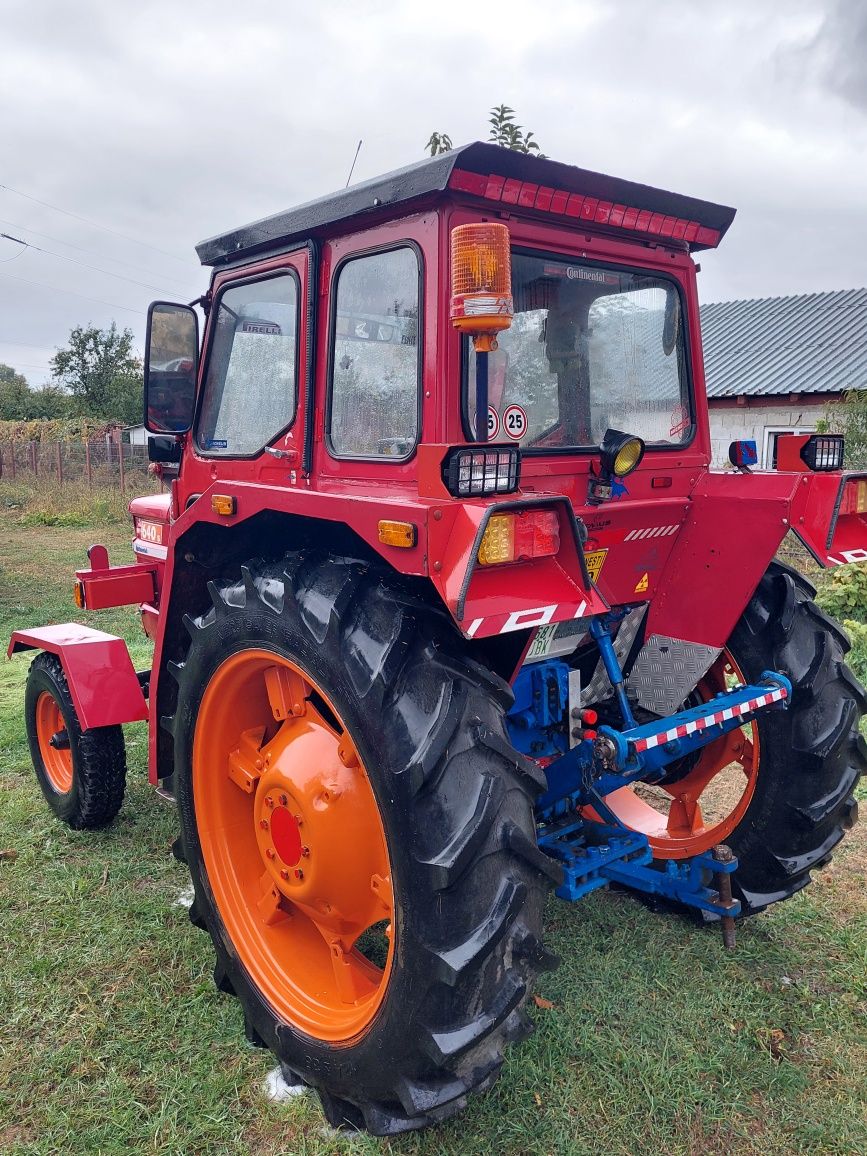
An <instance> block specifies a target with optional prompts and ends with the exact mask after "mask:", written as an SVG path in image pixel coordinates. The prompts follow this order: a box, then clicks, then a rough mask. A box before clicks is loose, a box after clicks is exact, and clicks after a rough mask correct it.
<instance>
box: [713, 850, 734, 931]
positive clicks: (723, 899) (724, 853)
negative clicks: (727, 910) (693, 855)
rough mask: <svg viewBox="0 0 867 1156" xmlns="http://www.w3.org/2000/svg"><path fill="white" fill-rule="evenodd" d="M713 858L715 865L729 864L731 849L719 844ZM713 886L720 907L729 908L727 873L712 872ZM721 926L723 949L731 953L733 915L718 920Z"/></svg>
mask: <svg viewBox="0 0 867 1156" xmlns="http://www.w3.org/2000/svg"><path fill="white" fill-rule="evenodd" d="M713 857H714V859H715V860H716V862H717V863H731V861H732V859H734V855H733V854H732V849H731V847H727V846H726V845H725V843H720V844H719V845H718V846H716V847H714V849H713ZM714 886H715V887H716V890H717V895H718V896H719V901H720V905H721V906H722V907H729V906H731V902H732V877H731V875H730V874H729V872H728V871H716V872H714ZM720 924H721V926H722V937H723V947H724V948H725V949H726V951H733V950H734V946H735V920H734V916H733V915H723V916H722V918H721V919H720Z"/></svg>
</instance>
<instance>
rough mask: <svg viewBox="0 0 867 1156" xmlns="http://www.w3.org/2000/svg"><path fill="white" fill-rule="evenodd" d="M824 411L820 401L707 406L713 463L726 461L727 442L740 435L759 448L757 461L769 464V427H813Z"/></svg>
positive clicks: (802, 428)
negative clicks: (805, 403) (767, 435)
mask: <svg viewBox="0 0 867 1156" xmlns="http://www.w3.org/2000/svg"><path fill="white" fill-rule="evenodd" d="M824 415H825V409H824V406H821V405H792V404H791V403H790V402H785V403H784V404H783V405H768V406H757V405H751V406H726V407H725V408H716V407H715V406H714V405H713V403H711V406H710V437H711V451H712V454H713V459H712V460H713V465H714V466H722V465H724V464H725V463H726V462H727V461H728V455H729V444H730V443H731V442H733V441H737V440H738V439H739V438H750V439H752V440H753V441H754V442H755V443H756V445H757V446H758V450H759V465H760V466H761V467H764V466H766V465H767V466H768V467H770V464H771V463H770V460H767V461H766V460H765V442H766V440H767V439H766V434H767V431H768V430H796V429H800V430H804V431H810V432H812V431H814V430H815V429H816V423H817V422H819V421H821V419H822V418H823V417H824Z"/></svg>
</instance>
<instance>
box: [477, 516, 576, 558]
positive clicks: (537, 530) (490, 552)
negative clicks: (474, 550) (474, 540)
mask: <svg viewBox="0 0 867 1156" xmlns="http://www.w3.org/2000/svg"><path fill="white" fill-rule="evenodd" d="M559 549H560V518H559V516H558V514H557V511H556V510H514V511H511V512H509V513H507V514H494V515H493V516H492V518H491V520H490V521H489V522H488V524H487V526H486V527H485V532H484V534H483V535H482V542H481V545H480V546H479V555H478V557H479V565H480V566H501V565H503V564H504V563H506V562H527V561H529V560H530V559H531V558H549V557H551V555H552V554H556V553H557V552H558V551H559Z"/></svg>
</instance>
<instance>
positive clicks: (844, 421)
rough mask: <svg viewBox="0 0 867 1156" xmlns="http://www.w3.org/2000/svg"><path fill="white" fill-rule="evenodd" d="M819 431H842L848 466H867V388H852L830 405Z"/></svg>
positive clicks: (861, 468)
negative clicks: (840, 399) (841, 398)
mask: <svg viewBox="0 0 867 1156" xmlns="http://www.w3.org/2000/svg"><path fill="white" fill-rule="evenodd" d="M818 424H819V432H820V433H825V432H831V433H841V434H842V435H843V437H844V438H845V442H846V467H847V469H850V470H863V469H864V468H865V467H867V389H850V390H849V391H848V392H847V393H845V394H844V395H843V400H842V401H841V402H838V403H836V404H834V405H831V406H829V407H828V409H827V411H826V413H825V417H824V420H823V421H821V422H819V423H818Z"/></svg>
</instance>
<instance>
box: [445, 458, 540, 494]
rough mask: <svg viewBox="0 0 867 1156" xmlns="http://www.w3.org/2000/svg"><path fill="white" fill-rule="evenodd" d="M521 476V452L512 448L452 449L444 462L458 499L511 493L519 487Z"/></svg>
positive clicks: (449, 485)
mask: <svg viewBox="0 0 867 1156" xmlns="http://www.w3.org/2000/svg"><path fill="white" fill-rule="evenodd" d="M520 473H521V455H520V451H519V450H518V447H517V446H511V445H490V446H486V447H485V449H483V450H480V449H471V448H466V449H464V448H458V449H452V450H449V453H448V455H447V457H446V459H445V462H444V463H443V481H444V482H445V485H446V488H447V489H448V491H449V493H450V494H453V495H454V497H456V498H474V497H482V496H484V495H486V494H511V493H513V492H514V491H515V490H517V488H518V479H519V477H520Z"/></svg>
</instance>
